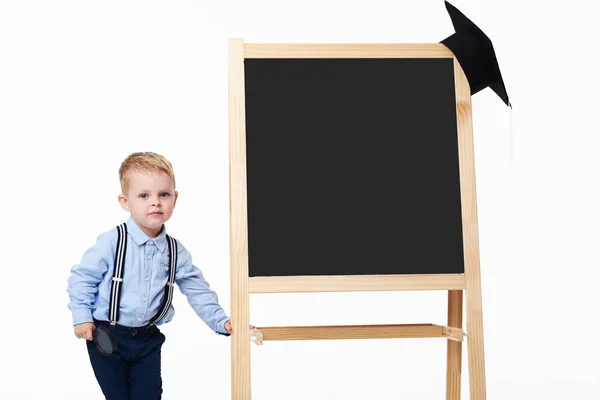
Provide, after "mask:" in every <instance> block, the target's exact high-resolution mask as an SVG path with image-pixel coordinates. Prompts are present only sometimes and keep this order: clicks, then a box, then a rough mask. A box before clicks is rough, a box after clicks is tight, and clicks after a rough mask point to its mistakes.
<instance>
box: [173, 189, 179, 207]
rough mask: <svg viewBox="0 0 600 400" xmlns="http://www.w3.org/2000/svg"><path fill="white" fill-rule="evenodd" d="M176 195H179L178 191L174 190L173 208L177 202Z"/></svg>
mask: <svg viewBox="0 0 600 400" xmlns="http://www.w3.org/2000/svg"><path fill="white" fill-rule="evenodd" d="M178 196H179V193H178V192H177V190H176V191H175V193H173V208H175V204H177V197H178Z"/></svg>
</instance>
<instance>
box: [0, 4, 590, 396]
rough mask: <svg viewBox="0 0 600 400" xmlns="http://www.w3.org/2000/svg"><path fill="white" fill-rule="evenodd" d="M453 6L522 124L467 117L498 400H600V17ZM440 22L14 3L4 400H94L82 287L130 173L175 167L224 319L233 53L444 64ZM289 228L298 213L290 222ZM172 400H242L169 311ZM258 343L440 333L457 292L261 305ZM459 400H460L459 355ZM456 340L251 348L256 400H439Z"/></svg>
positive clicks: (7, 68) (223, 348)
mask: <svg viewBox="0 0 600 400" xmlns="http://www.w3.org/2000/svg"><path fill="white" fill-rule="evenodd" d="M453 4H454V5H456V6H457V7H458V8H459V9H460V10H461V11H463V12H464V13H465V14H466V15H467V16H468V17H469V18H471V19H472V20H473V21H474V22H475V23H476V24H477V25H478V26H479V27H481V28H482V29H483V30H484V31H485V32H486V33H487V34H488V36H490V37H491V38H492V40H493V43H494V47H495V49H496V53H497V56H498V59H499V62H500V66H501V69H502V74H503V76H504V80H505V82H506V86H507V90H508V93H509V96H510V98H511V100H512V103H513V106H514V110H513V113H512V127H513V134H514V154H513V158H512V159H511V158H510V120H511V118H510V117H511V116H510V114H509V112H508V109H507V108H506V107H505V106H504V105H503V103H502V101H501V100H500V99H499V98H498V97H496V95H495V94H494V93H493V92H492V91H491V90H490V89H486V90H484V91H483V92H480V93H478V94H477V95H475V96H474V97H473V123H474V136H475V155H476V170H477V190H478V192H477V196H478V207H479V228H480V244H481V272H482V289H483V313H484V314H483V315H484V337H485V362H486V376H487V392H488V398H490V399H533V398H537V399H542V398H543V399H596V400H597V399H599V398H600V367H599V365H600V363H599V356H600V351H599V344H598V343H599V342H598V331H599V328H600V323H599V322H598V319H599V314H598V305H599V303H600V296H599V294H598V293H599V290H598V289H599V285H600V284H599V282H598V278H599V277H600V273H599V272H598V270H599V268H600V262H599V256H598V251H599V249H600V246H599V244H600V233H599V229H598V226H599V225H600V211H599V204H600V190H599V189H598V187H599V180H598V175H599V172H600V157H599V150H600V129H599V128H598V115H599V113H600V107H599V106H600V102H599V101H598V93H599V92H600V79H599V78H598V75H597V73H598V71H600V62H599V61H598V54H597V49H598V46H599V44H598V39H600V27H599V26H600V24H599V23H598V17H599V16H600V8H599V6H597V5H596V3H595V2H592V1H590V0H571V1H569V2H567V1H551V0H545V1H540V0H538V1H516V0H515V1H468V0H455V1H454V3H453ZM452 33H454V29H453V27H452V24H451V21H450V18H449V16H448V15H447V13H446V10H445V8H444V4H443V1H442V0H426V1H397V0H395V1H378V0H371V1H369V2H367V1H364V0H363V1H325V0H320V1H308V0H307V1H302V2H300V1H297V2H288V1H236V2H233V1H223V2H218V1H213V2H201V1H169V2H166V1H164V2H158V1H102V2H97V1H94V2H92V1H64V0H61V1H37V2H34V1H24V0H23V1H6V0H5V1H2V2H1V3H0V135H1V141H0V146H1V147H0V149H1V150H0V151H1V157H0V171H1V177H2V179H1V182H2V194H1V195H0V211H1V213H2V220H1V222H2V231H1V235H2V236H1V240H0V246H1V248H2V260H0V265H1V266H2V274H1V275H0V276H1V277H0V283H1V285H0V288H1V289H0V300H1V301H0V302H1V304H2V314H3V315H2V318H0V344H1V346H2V351H1V352H0V370H1V371H0V398H2V399H11V400H12V399H82V398H85V399H90V400H91V399H101V398H103V397H102V395H101V392H100V389H99V387H98V386H97V384H96V381H95V378H94V376H93V373H92V369H91V367H90V365H89V362H88V359H87V354H86V351H85V348H84V343H83V341H81V340H77V339H76V338H75V337H74V335H73V329H72V326H71V315H70V312H69V310H68V309H67V303H68V296H67V292H66V286H67V277H68V275H69V269H70V268H71V266H72V265H73V264H75V263H77V262H78V261H79V260H80V258H81V255H82V254H83V252H84V251H85V249H87V248H88V247H89V246H91V245H92V244H93V243H94V242H95V240H96V237H97V236H98V234H100V233H101V232H103V231H105V230H107V229H110V228H111V227H113V226H115V225H116V224H118V223H120V222H122V221H124V220H125V219H126V218H127V214H126V213H125V212H124V211H122V210H121V209H120V207H119V206H118V204H117V194H118V193H119V184H118V177H117V169H118V167H119V164H120V162H121V161H122V159H123V158H124V157H126V156H127V155H128V154H129V153H131V152H134V151H156V152H159V153H162V154H163V155H165V156H166V157H168V158H169V159H170V160H171V161H172V163H173V164H174V166H175V173H176V177H177V186H178V190H179V193H180V198H179V202H178V204H177V209H176V211H175V214H174V216H173V218H172V219H171V221H170V223H169V232H170V233H171V234H172V235H173V236H175V237H177V238H178V239H180V240H181V241H182V242H183V243H184V244H185V245H186V246H187V248H188V249H189V250H190V251H191V252H192V254H193V255H194V261H195V263H196V265H198V266H199V267H200V268H202V269H203V271H204V273H205V276H206V277H207V279H208V280H209V281H210V282H211V284H212V287H213V288H214V289H215V290H216V291H217V292H218V293H219V296H220V300H221V303H222V305H223V306H224V308H225V309H226V310H227V311H228V312H229V310H230V308H229V303H230V301H229V295H230V292H229V175H228V110H227V73H228V65H227V63H228V60H227V40H228V38H232V37H239V38H243V39H244V40H245V41H246V42H249V43H261V42H271V43H294V42H295V43H331V42H333V43H336V42H342V43H353V42H361V43H437V42H439V41H441V40H442V39H444V38H446V37H447V36H449V35H451V34H452ZM290 212H293V210H290ZM174 302H175V303H174V304H175V307H176V309H177V315H176V317H175V319H174V321H173V322H171V323H170V324H168V325H167V326H164V327H163V332H165V334H166V335H167V342H166V343H165V345H164V347H163V380H164V390H165V395H164V398H165V399H228V398H230V379H231V378H230V359H229V357H230V341H229V339H227V338H224V337H221V336H217V335H215V334H214V333H213V332H211V331H210V329H209V328H208V327H207V326H206V325H204V324H203V323H202V322H201V321H200V319H199V318H198V317H197V316H196V315H195V314H194V313H193V311H192V309H191V307H189V305H188V304H187V301H186V300H185V298H184V297H183V296H182V295H181V294H180V293H179V292H177V296H176V298H175V300H174ZM250 307H251V322H252V323H253V324H256V325H259V326H260V325H267V326H268V325H305V324H307V325H308V324H370V323H418V322H430V323H439V324H444V323H445V322H446V295H445V293H443V292H403V293H387V292H386V293H338V294H330V293H324V294H301V295H298V294H285V295H274V294H269V295H252V297H251V303H250ZM464 349H465V350H464V353H463V359H464V363H463V372H464V373H463V398H464V399H467V398H469V395H468V363H467V361H466V360H467V354H466V344H465V346H464ZM445 357H446V342H445V341H444V340H443V339H405V340H363V341H315V342H308V341H307V342H266V343H265V345H264V346H262V347H256V346H254V345H252V390H253V398H254V399H258V400H268V399H286V400H292V399H305V398H310V399H313V400H317V399H374V398H379V399H400V398H402V399H442V398H444V393H445Z"/></svg>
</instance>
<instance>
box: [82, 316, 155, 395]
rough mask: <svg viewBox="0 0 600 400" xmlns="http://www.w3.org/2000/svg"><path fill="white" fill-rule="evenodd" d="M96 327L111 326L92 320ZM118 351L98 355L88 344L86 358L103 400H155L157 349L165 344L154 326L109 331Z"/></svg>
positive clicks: (92, 344) (121, 327) (91, 344)
mask: <svg viewBox="0 0 600 400" xmlns="http://www.w3.org/2000/svg"><path fill="white" fill-rule="evenodd" d="M94 324H96V326H110V324H109V323H108V322H106V321H96V320H94ZM112 330H113V331H112V332H113V334H114V336H115V339H116V340H117V350H116V352H114V353H113V354H111V355H110V356H105V355H104V354H102V353H100V351H99V350H98V349H97V348H96V345H95V344H94V342H92V341H87V340H86V342H87V349H88V354H89V356H90V361H91V363H92V368H93V369H94V374H95V375H96V379H97V380H98V383H99V384H100V387H101V388H102V392H103V393H104V396H105V397H106V400H157V399H160V398H161V395H162V378H161V376H160V348H161V347H162V344H163V343H164V342H165V335H163V334H162V333H161V332H160V331H159V330H158V328H157V327H156V326H154V325H153V326H151V327H149V328H148V327H143V328H128V327H125V326H121V325H115V326H113V327H112Z"/></svg>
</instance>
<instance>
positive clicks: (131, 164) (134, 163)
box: [119, 152, 175, 193]
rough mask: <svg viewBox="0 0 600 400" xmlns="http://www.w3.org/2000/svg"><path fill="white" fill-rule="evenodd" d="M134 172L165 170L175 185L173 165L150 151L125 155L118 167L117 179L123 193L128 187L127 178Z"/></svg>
mask: <svg viewBox="0 0 600 400" xmlns="http://www.w3.org/2000/svg"><path fill="white" fill-rule="evenodd" d="M134 172H154V173H160V172H165V173H166V174H167V175H169V177H170V178H171V179H172V180H173V186H175V173H174V172H173V166H172V165H171V163H170V162H169V160H167V159H166V158H165V157H163V156H161V155H160V154H156V153H152V152H143V153H133V154H130V155H129V156H127V158H126V159H125V160H123V162H122V163H121V167H120V168H119V180H120V181H121V190H122V191H123V193H125V191H126V190H127V188H128V184H129V178H130V176H131V174H132V173H134Z"/></svg>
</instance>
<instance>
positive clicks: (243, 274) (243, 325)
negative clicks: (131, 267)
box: [229, 39, 251, 400]
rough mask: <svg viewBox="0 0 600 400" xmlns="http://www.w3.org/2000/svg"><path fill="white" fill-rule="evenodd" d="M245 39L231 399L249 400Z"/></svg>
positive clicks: (233, 73)
mask: <svg viewBox="0 0 600 400" xmlns="http://www.w3.org/2000/svg"><path fill="white" fill-rule="evenodd" d="M244 96H245V92H244V41H243V40H242V39H230V40H229V121H230V123H229V171H230V177H229V178H230V215H231V217H230V233H231V244H230V251H231V253H230V254H231V326H232V328H233V333H232V335H231V398H232V399H233V400H250V398H251V390H250V337H249V334H248V333H249V332H248V329H249V326H250V315H249V314H250V307H249V288H248V218H247V199H246V125H245V97H244Z"/></svg>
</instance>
